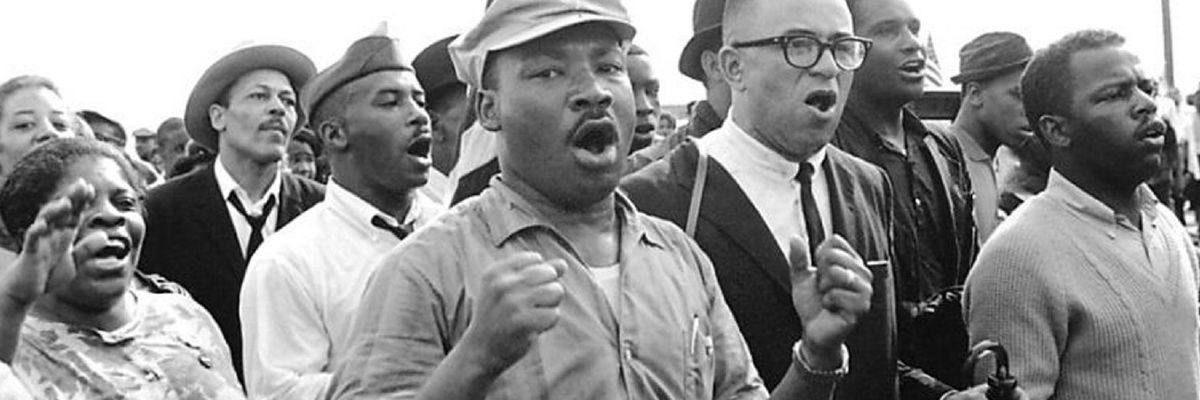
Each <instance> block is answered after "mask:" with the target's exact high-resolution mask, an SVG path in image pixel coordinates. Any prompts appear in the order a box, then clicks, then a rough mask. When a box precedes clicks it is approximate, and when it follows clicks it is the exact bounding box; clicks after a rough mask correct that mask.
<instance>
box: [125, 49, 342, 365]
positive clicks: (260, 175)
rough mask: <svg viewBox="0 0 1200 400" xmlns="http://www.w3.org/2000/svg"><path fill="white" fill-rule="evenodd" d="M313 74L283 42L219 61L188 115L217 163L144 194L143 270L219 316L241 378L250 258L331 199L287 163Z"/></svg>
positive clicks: (195, 95) (205, 78) (190, 126)
mask: <svg viewBox="0 0 1200 400" xmlns="http://www.w3.org/2000/svg"><path fill="white" fill-rule="evenodd" d="M314 73H316V71H315V67H313V64H312V61H309V59H308V57H305V56H304V55H303V54H301V53H300V52H298V51H296V50H294V49H291V48H288V47H283V46H274V45H262V46H253V47H247V48H243V49H241V50H237V51H234V52H233V53H230V54H228V55H226V56H224V57H222V58H221V59H220V60H217V62H216V63H214V64H213V65H212V66H210V67H209V68H208V70H207V71H205V72H204V75H203V76H201V77H200V80H199V81H198V82H197V83H196V86H195V88H193V89H192V93H191V95H190V96H189V97H188V104H187V109H186V111H185V113H184V121H185V124H186V125H187V132H188V134H189V135H190V136H191V137H192V138H193V139H195V140H196V142H199V143H200V144H202V145H204V147H207V148H209V149H215V150H217V160H216V162H214V163H213V165H212V166H209V167H205V168H204V169H201V170H199V171H196V172H193V173H191V174H188V175H184V176H183V177H180V178H178V179H175V180H171V181H168V182H166V183H164V184H163V185H161V186H159V187H157V188H155V189H153V190H151V191H150V192H149V193H148V194H147V196H146V214H147V215H146V241H145V243H144V244H143V245H142V256H141V259H140V260H139V262H138V268H139V269H141V270H143V271H146V272H152V273H158V274H162V275H163V276H165V277H167V278H168V279H171V280H173V281H175V282H178V283H179V284H181V285H183V287H184V288H187V289H188V291H190V292H191V294H192V296H193V297H195V298H196V301H197V302H199V303H200V304H201V305H203V306H204V307H205V308H207V309H208V311H209V312H210V313H212V315H213V318H214V319H216V321H217V325H220V326H221V332H222V333H223V334H224V335H225V340H226V341H228V342H229V349H230V351H232V353H233V365H234V368H235V369H236V370H237V371H238V375H239V377H240V376H241V370H242V368H241V367H242V357H241V355H242V340H241V338H242V337H241V328H240V326H239V323H238V292H239V290H240V288H241V284H242V277H243V275H244V273H245V268H246V261H247V260H249V259H250V257H251V256H252V255H253V254H254V251H255V250H256V249H257V248H258V246H259V245H260V244H261V243H262V240H263V239H264V238H266V237H267V236H270V235H271V234H272V233H274V232H275V231H276V230H277V229H279V228H282V227H283V226H284V225H286V224H287V223H288V222H290V221H291V220H292V219H293V218H295V217H296V216H297V215H299V214H300V213H301V212H303V211H304V210H306V209H308V208H309V207H312V205H313V204H316V203H317V202H318V201H321V197H322V196H323V195H324V188H323V187H322V186H320V185H319V184H317V183H314V182H312V181H309V180H307V179H302V178H298V177H296V176H293V175H291V174H286V173H283V172H282V167H281V165H280V164H281V163H280V161H281V160H282V159H283V155H284V150H285V148H286V146H287V138H288V136H290V135H291V133H292V131H293V130H294V129H295V128H296V127H297V126H299V125H301V124H303V121H304V114H303V112H302V111H300V110H298V109H297V107H296V92H297V89H296V88H297V87H300V86H301V85H303V84H304V83H305V82H308V80H309V79H310V78H312V76H313V74H314ZM160 136H162V135H160Z"/></svg>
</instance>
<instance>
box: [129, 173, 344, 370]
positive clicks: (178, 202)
mask: <svg viewBox="0 0 1200 400" xmlns="http://www.w3.org/2000/svg"><path fill="white" fill-rule="evenodd" d="M280 179H281V182H280V188H279V208H277V209H276V211H278V212H279V217H278V218H277V220H278V223H277V224H276V229H279V228H282V227H283V226H284V225H286V224H287V223H288V222H290V221H291V220H292V219H294V218H296V216H297V215H300V213H301V212H304V210H307V209H308V208H309V207H312V206H313V205H314V204H317V203H318V202H320V201H321V200H322V199H323V198H324V197H325V187H324V186H322V185H321V184H319V183H316V182H313V181H310V180H308V179H304V178H301V177H297V176H295V175H292V174H289V173H283V174H280ZM225 202H226V200H225V197H224V196H223V195H222V194H221V193H220V189H219V188H218V186H217V178H216V176H215V175H213V167H212V166H211V165H210V166H208V167H206V168H204V169H201V170H198V171H195V172H192V173H190V174H187V175H184V176H181V177H179V178H176V179H173V180H169V181H167V182H165V183H163V184H162V185H161V186H158V187H156V188H154V189H152V190H150V193H149V194H147V196H146V240H145V242H144V243H143V244H142V254H141V257H140V258H139V260H138V269H140V270H142V271H144V272H148V273H156V274H161V275H162V276H164V277H166V278H167V279H170V280H172V281H175V282H177V283H179V284H180V285H182V286H183V287H184V288H185V289H187V290H188V292H190V294H191V295H192V297H193V298H195V299H196V301H197V302H199V303H200V305H202V306H204V308H205V309H207V310H208V312H209V313H211V314H212V316H213V319H215V320H216V321H217V325H219V326H220V327H221V333H222V334H224V335H225V341H226V342H228V343H229V350H230V351H231V352H232V354H233V366H234V369H235V370H237V372H238V376H239V377H240V376H241V374H242V329H241V324H240V323H239V321H238V297H239V294H240V292H241V286H242V278H243V277H244V276H245V274H246V260H244V259H243V257H242V249H241V248H240V247H239V246H238V239H237V233H236V232H235V231H234V230H233V222H231V221H230V219H229V211H227V208H226V206H225Z"/></svg>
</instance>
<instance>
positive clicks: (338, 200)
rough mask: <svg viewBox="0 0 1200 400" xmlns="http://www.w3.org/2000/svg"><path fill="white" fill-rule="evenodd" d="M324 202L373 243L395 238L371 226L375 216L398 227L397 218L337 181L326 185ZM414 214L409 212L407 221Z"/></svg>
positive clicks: (331, 180)
mask: <svg viewBox="0 0 1200 400" xmlns="http://www.w3.org/2000/svg"><path fill="white" fill-rule="evenodd" d="M324 201H325V202H327V203H329V207H330V209H331V210H333V211H334V212H335V213H338V214H341V215H342V216H343V217H345V218H346V219H347V220H348V221H349V223H350V225H351V226H353V227H354V228H355V229H358V230H359V231H361V232H363V233H365V234H367V236H369V237H370V238H371V240H372V241H375V240H378V239H379V238H381V237H382V238H394V237H395V236H394V235H392V234H390V233H388V232H385V231H384V230H382V229H379V228H376V227H374V226H373V225H371V218H374V217H375V216H379V217H381V218H383V219H384V221H387V222H388V223H389V224H393V225H398V224H396V219H395V218H392V216H390V215H387V214H386V213H384V212H383V211H380V210H379V209H378V208H375V206H373V205H371V203H368V202H367V201H366V200H363V199H362V198H361V197H358V195H357V194H354V193H352V192H350V191H349V190H346V188H345V187H343V186H342V185H339V184H338V183H337V180H336V179H333V178H330V179H329V183H327V184H325V200H324ZM413 208H415V207H413ZM412 214H413V213H412V212H409V213H408V215H407V216H405V219H406V220H407V219H408V216H411V215H412Z"/></svg>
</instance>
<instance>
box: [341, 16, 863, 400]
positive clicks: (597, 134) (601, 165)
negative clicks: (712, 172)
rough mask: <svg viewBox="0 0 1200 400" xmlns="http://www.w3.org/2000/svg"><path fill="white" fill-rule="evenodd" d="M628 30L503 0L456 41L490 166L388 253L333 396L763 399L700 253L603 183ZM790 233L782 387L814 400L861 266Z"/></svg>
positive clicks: (822, 387) (618, 120) (623, 112)
mask: <svg viewBox="0 0 1200 400" xmlns="http://www.w3.org/2000/svg"><path fill="white" fill-rule="evenodd" d="M633 33H634V29H633V27H632V26H631V25H629V22H628V18H627V16H626V13H625V11H624V8H623V7H622V6H621V5H620V4H619V3H618V2H616V1H615V0H590V1H572V2H567V1H562V0H558V1H555V0H497V1H496V2H495V3H494V4H493V5H492V6H491V7H490V8H488V10H487V11H486V12H485V14H484V16H483V19H482V21H480V23H479V24H478V25H477V26H476V27H475V28H474V29H473V30H472V31H471V32H468V33H467V34H464V35H463V36H462V37H460V38H459V39H457V40H456V41H455V43H454V44H452V45H451V46H450V49H451V56H452V58H453V59H454V63H455V68H456V70H457V72H458V74H459V77H460V78H462V79H463V80H464V81H466V82H467V83H468V84H470V85H473V86H476V87H479V88H480V95H479V97H478V98H477V99H476V101H477V102H476V107H477V109H478V110H479V113H478V115H479V118H480V121H481V123H482V124H483V125H484V126H486V127H488V128H489V129H493V130H495V131H497V132H498V135H499V137H498V139H499V140H500V142H499V146H498V147H497V149H498V152H499V156H500V158H499V159H500V162H501V164H502V168H501V173H500V176H499V177H497V178H495V179H493V180H492V181H491V187H490V188H489V189H488V190H486V191H484V192H483V193H482V194H480V195H479V196H477V197H474V198H472V199H469V200H467V201H466V202H464V203H462V204H460V205H459V206H457V207H455V208H454V209H452V210H451V212H450V214H448V215H446V216H443V217H442V218H439V219H438V220H437V221H435V222H434V223H433V224H431V225H430V226H428V227H426V228H424V229H422V230H421V231H419V232H417V233H416V234H414V235H413V236H412V237H410V238H409V239H408V240H407V241H405V242H403V243H401V244H400V246H398V247H397V248H395V249H394V250H392V251H391V252H389V253H388V254H387V255H386V256H385V257H384V258H383V259H382V260H381V263H380V264H379V267H378V269H377V270H376V271H375V276H374V278H373V279H372V280H371V282H369V283H368V286H367V290H366V294H365V296H364V298H363V302H362V304H361V305H360V307H359V310H358V315H357V316H356V317H355V321H356V326H355V330H356V331H359V332H360V336H358V341H357V342H356V344H355V346H354V348H353V349H352V350H351V354H350V357H349V358H347V359H346V360H344V361H343V362H341V363H340V364H339V368H338V371H337V373H336V374H335V376H334V385H333V386H334V390H333V392H332V394H333V395H332V397H334V398H348V397H351V398H352V397H371V398H375V397H380V396H391V397H397V398H412V397H415V398H429V399H457V398H484V397H491V398H514V399H528V398H552V399H576V398H596V399H601V398H603V399H612V398H673V399H708V398H731V397H750V398H765V397H767V393H766V390H765V389H764V388H763V387H762V383H761V380H760V379H759V378H758V374H757V373H756V372H755V369H754V366H753V364H752V363H751V361H750V356H749V353H748V352H747V351H746V349H745V342H744V341H743V340H742V336H741V334H740V333H739V332H738V330H737V325H736V323H735V322H734V320H733V317H732V315H731V314H730V313H729V308H728V307H727V306H726V305H725V301H724V300H723V298H722V297H721V295H720V288H719V287H718V286H717V282H716V277H715V276H714V275H713V270H712V266H711V264H710V263H709V262H708V259H707V257H705V256H704V253H702V252H701V251H700V250H699V249H698V248H697V247H696V246H695V244H694V243H693V242H692V241H691V240H689V239H688V238H687V237H686V236H685V235H684V234H683V232H682V231H680V230H679V229H678V228H676V227H674V226H673V225H670V224H668V223H666V222H664V221H662V220H659V219H656V218H652V217H648V216H645V215H643V214H640V213H638V212H637V211H636V210H635V209H633V207H632V206H631V204H630V203H629V201H628V200H627V199H626V198H625V197H624V196H623V195H621V194H620V193H618V192H615V188H616V185H617V182H618V179H619V178H620V177H621V173H622V170H623V164H624V160H625V157H624V151H626V150H627V149H628V148H629V145H630V139H631V136H632V128H633V124H634V118H635V117H634V107H633V99H632V97H633V94H632V90H631V88H630V83H629V79H628V77H627V75H626V73H625V48H624V46H625V45H626V43H628V41H629V40H630V39H631V38H632V36H633ZM802 242H803V240H802V239H797V240H796V244H794V245H793V250H794V251H798V256H797V257H795V258H793V260H794V261H795V264H794V267H793V272H794V275H793V279H792V280H791V282H792V283H791V286H792V288H793V289H792V290H793V293H794V296H795V304H796V308H797V310H798V311H799V312H800V314H801V315H802V319H803V320H804V321H805V323H806V325H805V332H804V340H803V341H802V342H800V343H797V345H796V347H794V348H792V349H785V350H784V352H785V353H787V354H791V355H792V357H794V359H793V360H794V361H793V367H792V370H791V372H789V376H788V378H785V379H784V381H783V383H781V384H780V386H779V387H778V388H777V390H776V394H777V395H779V396H783V397H786V398H809V399H815V398H822V396H828V394H829V393H830V392H831V391H832V389H833V386H834V385H835V384H836V382H837V380H838V377H839V376H840V375H841V374H842V373H844V369H843V367H845V366H846V364H845V363H844V359H843V357H845V356H846V353H845V350H844V347H843V346H842V345H841V342H842V340H843V338H844V337H845V336H846V335H847V334H849V333H850V331H851V330H852V329H853V327H854V324H855V321H856V320H857V318H858V317H859V316H860V315H862V314H863V313H864V312H865V311H866V309H867V308H868V307H869V303H870V300H869V298H870V293H871V287H870V284H869V281H870V278H869V276H870V272H869V271H868V270H867V269H866V268H865V267H864V266H863V265H862V261H861V260H860V259H859V258H858V257H857V256H856V255H855V254H854V251H853V250H851V249H849V247H848V246H847V245H845V243H844V242H841V243H838V244H836V245H835V244H833V243H828V244H825V245H824V246H823V247H822V251H820V253H819V254H818V256H817V257H814V259H815V260H817V263H818V264H819V265H818V267H817V268H816V269H815V270H814V269H813V268H811V267H809V264H808V257H807V255H808V253H807V251H804V250H800V249H803V248H806V245H804V244H803V243H802ZM818 277H820V279H819V280H820V281H821V285H820V286H819V287H818V286H817V285H816V284H817V281H818Z"/></svg>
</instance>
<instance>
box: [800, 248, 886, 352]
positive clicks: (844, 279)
mask: <svg viewBox="0 0 1200 400" xmlns="http://www.w3.org/2000/svg"><path fill="white" fill-rule="evenodd" d="M814 259H815V263H814V262H811V261H810V260H814ZM791 264H792V271H791V276H792V305H793V306H794V307H795V308H796V313H798V314H799V315H800V322H801V324H803V326H804V333H803V338H804V347H806V348H807V349H805V350H807V351H810V352H813V353H817V354H821V355H829V356H831V357H836V356H833V355H834V354H840V350H839V349H840V348H841V345H842V343H843V342H844V341H845V340H846V337H847V336H849V335H850V332H852V331H853V330H854V325H855V324H856V323H857V322H858V318H859V317H861V316H862V315H864V314H866V313H867V311H868V310H870V308H871V292H872V289H871V271H870V270H869V269H867V267H866V266H865V265H863V261H862V258H861V257H859V256H858V253H856V252H855V251H854V249H853V248H851V247H850V244H849V243H847V242H846V240H845V239H842V237H841V236H838V235H833V237H830V238H828V239H826V240H825V241H824V242H822V243H821V245H820V246H819V247H818V248H817V253H816V255H815V257H811V258H810V257H809V254H808V243H806V242H805V241H804V239H802V238H799V237H795V238H792V240H791ZM837 360H838V361H839V362H840V357H839V358H837Z"/></svg>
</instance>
